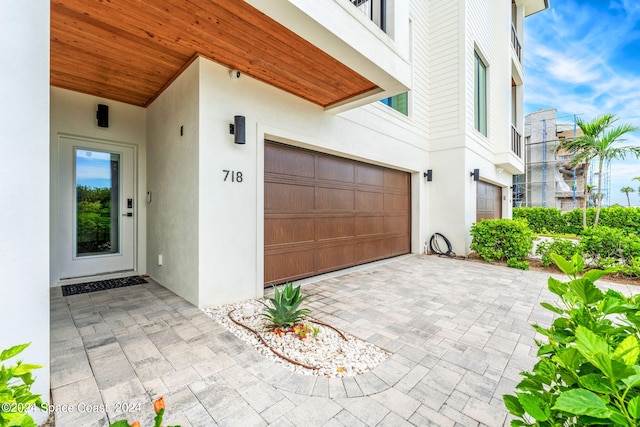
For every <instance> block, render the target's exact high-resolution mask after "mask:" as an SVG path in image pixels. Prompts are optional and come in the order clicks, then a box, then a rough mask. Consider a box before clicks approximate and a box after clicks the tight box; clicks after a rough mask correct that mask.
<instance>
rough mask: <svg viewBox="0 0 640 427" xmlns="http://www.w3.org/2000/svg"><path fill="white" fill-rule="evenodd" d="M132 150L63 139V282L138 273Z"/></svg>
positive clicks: (60, 211) (60, 265) (60, 158)
mask: <svg viewBox="0 0 640 427" xmlns="http://www.w3.org/2000/svg"><path fill="white" fill-rule="evenodd" d="M134 155H135V153H134V149H133V147H131V146H127V145H121V144H115V143H104V142H97V141H89V140H84V139H77V138H72V137H60V139H59V144H58V230H57V231H58V236H57V237H58V253H57V258H58V279H59V280H65V279H74V278H79V277H88V276H98V275H102V274H112V273H124V272H131V271H133V270H134V269H135V262H134V259H135V224H136V217H135V215H136V200H134V194H135V193H134V190H135V184H134V177H135V159H134Z"/></svg>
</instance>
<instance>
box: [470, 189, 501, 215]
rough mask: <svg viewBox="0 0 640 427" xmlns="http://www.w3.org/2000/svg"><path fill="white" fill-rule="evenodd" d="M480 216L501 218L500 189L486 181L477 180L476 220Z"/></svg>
mask: <svg viewBox="0 0 640 427" xmlns="http://www.w3.org/2000/svg"><path fill="white" fill-rule="evenodd" d="M482 218H502V189H501V188H500V187H498V186H496V185H493V184H489V183H488V182H483V181H478V194H477V197H476V222H479V221H480V220H481V219H482Z"/></svg>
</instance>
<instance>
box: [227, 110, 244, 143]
mask: <svg viewBox="0 0 640 427" xmlns="http://www.w3.org/2000/svg"><path fill="white" fill-rule="evenodd" d="M244 127H245V126H244V116H233V123H230V124H229V133H230V134H231V135H233V136H234V137H233V142H235V143H236V144H244V143H245V142H246V139H245V131H244Z"/></svg>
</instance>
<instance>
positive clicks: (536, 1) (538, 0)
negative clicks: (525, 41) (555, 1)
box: [524, 0, 549, 16]
mask: <svg viewBox="0 0 640 427" xmlns="http://www.w3.org/2000/svg"><path fill="white" fill-rule="evenodd" d="M545 9H549V0H524V16H531V15H533V14H534V13H538V12H542V11H543V10H545Z"/></svg>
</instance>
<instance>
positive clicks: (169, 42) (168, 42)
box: [51, 0, 377, 107]
mask: <svg viewBox="0 0 640 427" xmlns="http://www.w3.org/2000/svg"><path fill="white" fill-rule="evenodd" d="M198 55H200V56H203V57H205V58H208V59H210V60H212V61H214V62H217V63H219V64H221V65H224V66H226V67H228V68H231V69H237V70H239V71H241V72H242V73H243V74H245V75H248V76H251V77H253V78H255V79H257V80H260V81H262V82H265V83H268V84H270V85H272V86H275V87H277V88H279V89H281V90H284V91H286V92H289V93H292V94H294V95H296V96H299V97H301V98H304V99H306V100H308V101H310V102H313V103H315V104H318V105H320V106H322V107H328V106H330V105H332V104H336V103H339V102H342V101H344V100H348V99H350V98H353V97H357V96H359V95H362V94H364V93H367V92H369V91H372V90H375V89H376V88H377V86H376V85H375V84H374V83H372V82H371V81H369V80H368V79H366V78H364V77H363V76H361V75H360V74H358V73H356V72H355V71H353V70H352V69H350V68H348V67H347V66H345V65H344V64H342V63H341V62H339V61H338V60H336V59H335V58H333V57H331V56H329V55H328V54H326V53H325V52H324V51H322V50H320V49H319V48H317V47H316V46H314V45H312V44H310V43H309V42H307V41H306V40H304V39H303V38H301V37H300V36H298V35H297V34H295V33H294V32H292V31H290V30H289V29H287V28H286V27H285V26H283V25H282V24H280V23H278V22H276V21H274V20H273V19H271V18H269V17H268V16H266V15H265V14H263V13H262V12H260V11H258V10H257V9H255V8H254V7H252V6H251V5H249V4H247V3H246V2H245V1H243V0H206V1H205V0H186V1H185V0H100V1H86V0H52V2H51V85H52V86H57V87H61V88H65V89H70V90H73V91H77V92H82V93H87V94H90V95H95V96H99V97H104V98H107V99H113V100H116V101H121V102H125V103H128V104H133V105H139V106H147V105H149V104H150V103H151V102H152V101H153V100H154V99H155V97H156V96H158V94H159V93H161V92H162V90H163V89H164V88H165V87H166V86H168V85H169V84H170V83H171V82H172V81H173V79H174V78H175V77H176V76H177V75H178V74H179V73H180V72H181V71H182V70H183V69H184V68H185V67H186V66H187V65H188V64H189V63H190V61H191V60H192V59H193V58H194V57H196V56H198Z"/></svg>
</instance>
